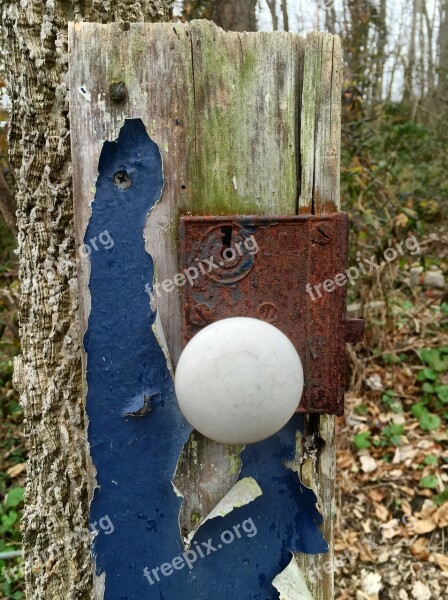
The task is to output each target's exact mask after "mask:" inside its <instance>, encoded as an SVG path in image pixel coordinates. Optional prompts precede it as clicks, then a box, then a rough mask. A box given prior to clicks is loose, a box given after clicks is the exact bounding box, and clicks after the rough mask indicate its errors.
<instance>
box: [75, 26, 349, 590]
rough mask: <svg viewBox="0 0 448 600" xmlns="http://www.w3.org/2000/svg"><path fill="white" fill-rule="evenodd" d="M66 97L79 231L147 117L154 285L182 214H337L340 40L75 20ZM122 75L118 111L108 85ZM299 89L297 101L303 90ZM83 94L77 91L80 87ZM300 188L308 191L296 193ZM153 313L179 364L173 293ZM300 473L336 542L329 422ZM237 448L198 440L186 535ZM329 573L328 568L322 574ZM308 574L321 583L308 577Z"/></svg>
mask: <svg viewBox="0 0 448 600" xmlns="http://www.w3.org/2000/svg"><path fill="white" fill-rule="evenodd" d="M70 49H71V57H70V65H71V76H70V101H71V118H72V128H73V132H72V148H73V158H74V164H73V169H74V197H75V213H76V232H77V239H78V242H79V243H80V242H81V240H82V239H83V236H84V232H85V229H86V226H87V222H88V219H89V216H90V208H89V203H90V201H91V200H92V198H93V195H94V186H95V181H96V176H97V165H98V158H99V153H100V150H101V147H102V144H103V142H104V140H106V139H109V140H114V139H116V138H117V136H118V131H119V129H120V127H121V126H122V124H123V122H124V119H125V118H126V117H128V118H133V117H134V118H141V119H142V120H143V122H144V124H145V126H146V128H147V132H148V134H149V135H150V137H151V138H152V139H153V140H154V141H155V142H156V143H157V144H158V146H159V148H160V150H161V153H162V157H163V164H164V177H165V187H164V191H163V195H162V199H161V201H160V202H159V203H158V204H157V206H156V207H155V208H154V211H153V213H152V214H151V219H149V220H148V226H147V227H148V228H150V231H147V235H146V238H147V240H150V242H149V243H148V244H147V247H148V252H149V253H150V254H151V255H152V257H153V259H154V261H155V264H156V268H157V273H158V280H159V281H163V280H164V279H166V278H172V277H173V276H174V274H175V273H176V272H177V269H178V255H177V253H178V249H177V231H178V219H179V216H180V215H183V214H215V215H218V214H221V215H231V214H271V215H275V214H284V215H288V214H289V215H291V214H295V213H296V212H297V210H298V207H299V209H300V211H307V212H316V213H320V212H331V211H332V210H337V209H338V208H339V180H338V177H339V173H338V165H339V136H340V105H339V97H340V70H341V68H340V45H339V40H338V38H337V37H333V36H331V35H329V34H310V35H309V36H307V37H306V38H302V37H300V36H298V35H295V34H291V33H284V32H275V33H256V34H252V33H242V34H240V33H234V32H228V33H225V32H223V31H222V30H220V29H219V28H217V27H216V26H214V25H213V24H211V23H209V22H206V21H193V22H192V23H190V24H189V25H180V24H156V25H151V26H148V25H144V24H131V25H129V26H127V25H126V26H124V25H123V24H111V25H100V24H88V23H84V24H74V25H71V26H70ZM117 80H121V81H124V82H125V83H126V85H127V97H126V99H125V100H124V101H123V102H122V103H120V104H116V103H114V102H112V101H111V100H110V99H109V96H108V90H109V85H110V83H111V82H113V81H117ZM302 88H303V94H302ZM83 89H84V90H85V92H83V91H82V90H83ZM301 191H302V193H300V192H301ZM87 282H88V264H87V263H85V262H81V268H80V271H79V284H80V290H81V300H80V302H81V312H82V315H83V329H85V323H86V316H87V315H88V313H89V298H88V294H87V293H86V290H87ZM162 300H163V302H162V301H159V307H158V308H159V313H160V317H161V323H162V327H163V331H164V334H165V337H166V340H167V344H168V348H169V351H170V354H171V357H172V359H173V362H174V364H175V363H176V361H177V358H178V356H179V354H180V351H181V339H180V304H179V295H178V294H177V293H176V292H174V293H171V294H165V296H164V297H163V298H162ZM305 420H306V430H305V432H304V434H303V435H301V436H299V439H298V449H297V457H296V461H295V463H294V464H295V468H296V470H297V471H298V472H299V474H300V475H301V478H302V480H303V482H304V483H305V484H306V485H309V486H310V487H312V488H313V489H314V490H315V492H316V494H317V496H318V498H319V504H320V507H321V509H322V511H323V514H324V518H325V521H324V531H325V535H326V538H327V541H328V542H329V543H330V544H331V542H332V521H333V514H334V505H333V503H334V489H333V484H334V440H333V435H334V420H333V419H332V418H329V417H327V416H325V415H324V416H322V417H314V418H312V417H309V418H308V417H306V418H305ZM238 450H239V448H230V447H226V446H221V445H218V444H215V443H213V442H211V441H209V440H205V439H204V438H202V436H200V435H199V434H194V436H192V437H191V439H190V442H189V444H187V446H186V449H185V451H184V454H183V456H182V457H181V461H180V464H179V467H178V470H177V474H176V480H175V484H176V486H177V487H178V488H179V489H180V490H181V491H182V493H183V495H184V496H185V502H184V506H183V509H182V513H181V526H182V530H183V532H190V531H191V530H193V529H194V528H195V527H196V526H197V523H198V520H201V519H202V518H203V517H205V516H206V515H207V514H208V513H209V512H210V511H211V510H212V509H213V508H214V506H215V505H216V504H217V503H218V502H219V500H220V499H221V498H222V497H223V496H224V495H225V494H226V493H227V492H228V491H229V490H230V488H231V487H232V485H233V484H234V482H235V480H236V479H237V477H238V473H239V469H240V463H239V460H240V459H239V454H238ZM297 560H298V563H299V565H300V566H301V567H302V569H303V571H304V573H305V576H306V577H307V584H308V587H309V590H310V592H311V594H312V597H313V598H315V600H328V599H330V598H332V595H333V576H332V574H331V573H330V574H327V573H326V572H325V571H324V570H323V565H324V564H325V563H326V562H327V561H328V560H329V556H328V555H319V556H316V557H313V556H309V555H298V556H297ZM326 571H328V569H326ZM313 573H314V574H315V575H313Z"/></svg>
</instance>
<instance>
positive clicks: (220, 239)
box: [180, 213, 362, 415]
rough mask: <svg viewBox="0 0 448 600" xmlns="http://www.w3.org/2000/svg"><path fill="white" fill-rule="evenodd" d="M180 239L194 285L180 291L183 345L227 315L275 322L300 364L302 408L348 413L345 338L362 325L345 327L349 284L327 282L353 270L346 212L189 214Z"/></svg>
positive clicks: (352, 337)
mask: <svg viewBox="0 0 448 600" xmlns="http://www.w3.org/2000/svg"><path fill="white" fill-rule="evenodd" d="M180 240H181V269H182V271H184V272H185V270H188V271H187V272H188V273H189V275H190V276H191V281H192V282H193V285H189V283H188V281H187V283H186V284H185V285H184V286H183V287H182V303H183V306H182V337H183V343H184V344H186V343H187V342H188V341H189V340H190V339H191V338H192V337H193V336H194V335H195V334H196V333H197V332H198V331H199V330H200V329H201V328H203V327H205V326H206V325H208V324H210V323H213V322H214V321H218V320H220V319H225V318H227V317H254V318H258V319H262V320H264V321H267V322H269V323H272V324H273V325H275V326H276V327H278V328H279V329H280V330H281V331H283V333H285V334H286V335H287V336H288V337H289V339H290V340H291V341H292V343H293V344H294V346H295V347H296V349H297V351H298V353H299V355H300V358H301V360H302V364H303V370H304V378H305V387H304V392H303V396H302V400H301V402H300V405H299V408H298V411H299V412H305V413H328V414H336V415H341V414H343V411H344V363H345V343H346V336H348V338H349V339H350V341H355V340H356V339H359V335H360V329H362V327H361V328H360V327H359V323H358V325H357V326H355V327H353V326H352V327H346V285H335V286H334V291H332V292H326V291H324V289H323V283H324V282H325V281H326V280H327V279H331V280H334V278H335V276H336V275H337V274H343V273H344V272H345V270H346V269H347V252H348V220H347V215H346V214H345V213H334V214H330V215H324V216H315V215H304V216H293V217H263V216H261V217H260V216H255V217H254V216H251V217H183V218H182V219H181V225H180ZM307 286H308V288H307ZM315 286H316V287H317V286H318V288H317V290H318V291H316V287H315ZM328 287H331V286H329V284H327V288H328ZM310 289H311V292H312V293H311V294H310V293H309V291H307V290H310ZM313 298H314V299H313ZM355 325H356V324H355ZM260 343H262V341H261V340H260Z"/></svg>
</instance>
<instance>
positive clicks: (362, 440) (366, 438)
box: [353, 431, 372, 450]
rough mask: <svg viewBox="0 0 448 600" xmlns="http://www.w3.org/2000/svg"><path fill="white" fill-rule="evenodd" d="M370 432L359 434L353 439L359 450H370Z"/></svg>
mask: <svg viewBox="0 0 448 600" xmlns="http://www.w3.org/2000/svg"><path fill="white" fill-rule="evenodd" d="M371 435H372V434H371V432H370V431H363V432H362V433H357V434H356V435H355V437H354V438H353V441H354V444H355V446H356V449H357V450H365V449H366V448H370V436H371Z"/></svg>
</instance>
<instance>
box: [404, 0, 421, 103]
mask: <svg viewBox="0 0 448 600" xmlns="http://www.w3.org/2000/svg"><path fill="white" fill-rule="evenodd" d="M412 6H413V9H412V24H411V33H410V40H409V51H408V62H407V65H406V68H405V71H404V92H403V100H406V101H408V102H411V101H412V99H413V97H414V76H415V36H416V31H417V9H418V0H413V5H412Z"/></svg>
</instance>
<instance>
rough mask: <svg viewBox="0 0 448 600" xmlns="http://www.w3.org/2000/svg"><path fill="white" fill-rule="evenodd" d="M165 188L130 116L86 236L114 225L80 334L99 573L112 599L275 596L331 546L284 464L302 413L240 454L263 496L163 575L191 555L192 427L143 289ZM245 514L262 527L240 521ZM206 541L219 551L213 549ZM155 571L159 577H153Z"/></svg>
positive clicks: (103, 161)
mask: <svg viewBox="0 0 448 600" xmlns="http://www.w3.org/2000/svg"><path fill="white" fill-rule="evenodd" d="M117 171H125V172H126V173H128V174H129V176H130V178H131V185H130V187H129V188H128V189H119V188H117V187H116V186H115V185H114V179H113V177H114V173H116V172H117ZM162 187H163V176H162V161H161V156H160V152H159V149H158V147H157V145H156V144H155V143H154V142H153V141H152V140H151V139H150V138H149V137H148V135H147V133H146V131H145V128H144V126H143V124H142V122H141V121H140V120H138V119H136V120H127V121H126V123H125V125H124V126H123V128H122V129H121V131H120V135H119V138H118V140H117V141H116V142H106V143H105V144H104V146H103V150H102V153H101V157H100V162H99V177H98V181H97V188H96V195H95V200H94V202H93V204H92V216H91V219H90V222H89V226H88V229H87V231H86V235H85V240H90V239H92V238H93V237H95V236H96V235H98V234H99V232H102V231H105V230H107V231H108V232H109V234H110V235H111V236H112V238H113V240H114V245H113V247H112V248H110V249H108V250H106V249H105V248H99V249H98V250H97V251H94V252H92V254H91V256H90V260H91V277H90V292H91V299H92V304H91V313H90V317H89V323H88V330H87V333H86V335H85V339H84V345H85V350H86V352H87V383H88V394H87V413H88V417H89V442H90V446H91V454H92V459H93V463H94V465H95V467H96V470H97V483H98V488H97V489H96V491H95V495H94V498H93V501H92V504H91V515H90V522H91V523H95V522H100V519H101V518H104V517H106V516H108V517H109V519H110V521H111V522H112V523H113V533H110V534H109V535H108V534H107V533H105V532H104V531H100V532H99V533H98V535H97V536H96V538H95V540H94V544H93V555H94V557H95V560H96V571H97V574H101V573H106V579H105V600H131V599H140V598H141V599H143V598H144V599H145V600H153V599H154V600H155V599H157V600H181V599H182V600H208V599H209V598H210V599H212V598H213V599H217V600H235V599H236V598H238V599H239V600H267V599H268V598H270V599H275V598H278V592H277V591H276V590H275V589H274V588H273V586H272V580H273V579H274V577H275V576H276V575H277V574H278V573H279V572H281V571H282V570H283V569H284V568H285V567H286V566H287V565H288V563H289V561H290V551H291V550H294V551H299V552H309V553H317V552H326V551H327V545H326V543H325V540H324V539H323V536H322V534H321V532H320V530H319V525H320V523H321V518H320V515H319V513H318V511H317V509H316V506H315V504H316V498H315V495H314V493H313V492H312V491H310V490H308V489H307V488H305V487H304V486H303V485H302V484H301V483H300V481H299V479H298V476H297V474H295V473H293V472H292V471H290V470H289V469H287V468H286V467H285V466H284V464H283V461H286V460H291V459H292V458H293V456H294V450H295V433H296V430H297V428H301V427H302V425H303V423H302V418H301V417H299V416H296V417H294V418H293V419H292V420H291V422H290V423H289V424H288V425H287V426H286V427H285V428H284V429H283V430H282V431H281V432H280V433H279V434H277V435H276V436H273V437H272V438H270V439H269V440H266V441H264V442H260V443H258V444H253V445H251V446H248V447H247V448H246V449H245V450H244V451H243V453H242V455H241V458H242V462H243V467H242V471H241V474H240V478H243V477H249V476H251V477H253V478H254V479H255V480H256V481H257V482H258V484H259V485H260V487H261V489H262V491H263V494H262V495H261V496H259V497H258V498H256V499H255V500H254V501H253V502H251V503H250V504H248V505H247V506H244V507H241V508H237V509H234V510H233V511H232V512H231V513H229V514H228V515H227V516H226V517H217V518H214V519H211V520H210V521H207V522H206V523H205V524H204V525H203V526H202V527H200V528H199V530H198V531H197V533H196V535H195V537H194V538H193V541H192V548H193V549H196V550H195V551H197V556H198V559H197V561H196V562H195V563H194V564H193V566H192V568H191V569H188V568H187V567H186V566H183V567H182V568H180V569H179V570H176V569H173V568H171V571H172V573H170V574H169V575H162V574H161V572H160V567H161V566H162V565H163V564H164V563H171V562H172V561H173V559H174V558H175V557H177V556H179V555H181V554H182V553H183V552H184V548H183V543H182V539H181V536H180V532H179V524H178V516H179V510H180V506H181V498H179V497H178V496H177V495H176V492H175V490H174V488H173V485H172V479H173V475H174V471H175V468H176V465H177V461H178V459H179V456H180V454H181V452H182V448H183V446H184V444H185V442H186V441H187V439H188V435H189V433H190V431H191V428H190V426H189V425H188V424H187V423H186V422H185V421H184V419H183V417H182V415H181V413H180V411H179V409H178V407H177V403H176V399H175V395H174V386H173V382H172V378H171V374H170V372H169V369H168V366H167V364H166V358H165V356H164V354H163V351H162V349H161V347H160V345H159V342H158V340H157V338H156V336H155V334H154V332H153V330H152V328H151V326H152V325H153V323H154V320H155V313H154V312H153V311H152V309H151V307H150V303H149V297H148V294H147V292H146V290H145V285H146V284H147V283H148V282H152V281H153V276H154V265H153V261H152V259H151V257H150V256H149V255H148V254H147V253H146V251H145V242H144V239H143V230H144V225H145V221H146V218H147V214H148V212H149V211H150V209H151V208H152V207H153V206H154V205H155V203H156V202H157V201H158V199H159V198H160V195H161V191H162ZM147 409H149V411H148V410H147ZM250 522H252V523H253V524H254V526H255V527H256V531H257V533H256V535H252V536H249V535H248V534H245V533H244V530H243V529H242V524H243V523H246V529H249V525H250ZM238 526H239V528H238ZM233 527H236V528H237V529H236V530H233ZM226 531H233V534H234V537H235V539H234V541H233V542H231V543H228V544H226V543H224V542H223V541H222V540H221V538H220V536H221V535H222V533H223V532H226ZM236 531H238V532H239V534H240V537H238V535H237V533H236ZM227 537H229V536H227ZM210 539H211V540H212V541H211V542H209V540H210ZM210 544H211V545H212V546H213V547H215V548H216V550H215V551H210V554H209V555H208V556H207V555H206V554H207V547H208V548H209V549H210ZM219 545H221V546H222V547H221V548H218V546H219ZM198 548H202V549H203V554H204V558H201V557H200V553H199V550H198ZM177 564H178V565H179V564H180V563H179V561H178V562H177ZM145 567H148V571H147V574H148V573H149V576H146V577H145V576H144V568H145ZM157 568H158V569H159V570H158V571H156V573H157V577H158V578H159V579H160V581H157V577H156V576H155V575H154V574H151V570H152V569H157ZM165 571H166V572H168V571H169V569H167V568H165ZM151 581H152V584H151Z"/></svg>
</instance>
